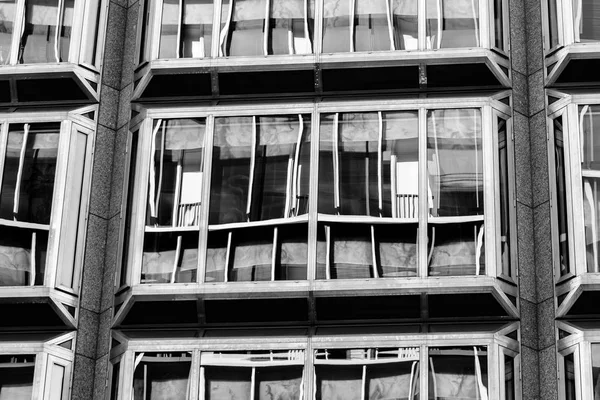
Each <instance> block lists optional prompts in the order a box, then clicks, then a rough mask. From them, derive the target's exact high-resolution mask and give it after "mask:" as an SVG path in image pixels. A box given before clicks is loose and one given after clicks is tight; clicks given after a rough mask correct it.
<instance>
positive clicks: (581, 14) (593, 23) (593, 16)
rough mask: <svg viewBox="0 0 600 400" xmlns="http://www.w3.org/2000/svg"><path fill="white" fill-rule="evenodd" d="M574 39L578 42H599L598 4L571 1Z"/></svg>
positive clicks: (580, 0)
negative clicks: (577, 39)
mask: <svg viewBox="0 0 600 400" xmlns="http://www.w3.org/2000/svg"><path fill="white" fill-rule="evenodd" d="M573 18H574V20H575V21H574V24H573V25H574V28H575V37H576V38H577V36H579V39H580V40H579V41H580V42H593V41H598V40H600V4H598V3H597V2H594V1H593V0H573Z"/></svg>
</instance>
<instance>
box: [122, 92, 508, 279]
mask: <svg viewBox="0 0 600 400" xmlns="http://www.w3.org/2000/svg"><path fill="white" fill-rule="evenodd" d="M506 96H507V94H501V95H499V96H495V97H494V98H461V99H460V101H459V102H460V106H461V107H460V108H461V109H462V108H479V109H481V110H482V114H481V117H482V130H483V132H482V143H483V154H482V156H483V168H484V210H485V214H484V215H483V216H482V218H481V219H482V220H483V221H484V224H485V225H484V226H485V238H486V240H485V245H486V249H485V257H486V259H485V261H486V263H485V264H486V272H485V275H486V276H491V277H500V278H502V279H503V280H506V281H508V282H510V283H512V284H515V283H516V262H515V260H516V248H515V247H516V246H515V245H514V243H515V238H516V222H515V215H516V210H515V207H516V204H515V197H514V196H515V194H514V176H513V175H514V161H513V149H514V144H513V134H512V119H511V117H510V109H509V107H508V106H507V105H506V104H504V103H502V102H500V101H498V100H496V99H497V98H503V97H506ZM456 108H457V100H456V99H421V100H416V101H385V102H384V101H377V102H367V103H365V102H361V103H358V102H334V103H322V104H314V105H313V104H287V105H281V104H278V105H276V106H275V105H274V106H272V107H271V106H268V105H266V106H263V107H260V108H256V107H250V106H247V107H236V108H232V107H226V106H215V107H186V108H179V109H173V108H148V109H145V110H144V111H143V115H141V116H140V117H139V119H138V121H139V124H138V122H136V124H135V126H133V127H132V128H131V129H130V131H137V132H139V136H138V149H137V153H136V157H137V159H136V171H135V172H134V176H135V177H136V178H135V179H136V181H137V182H139V183H136V184H135V185H134V192H133V193H129V194H128V195H129V196H133V203H132V204H133V210H132V214H131V218H132V222H131V234H130V236H129V237H128V238H125V240H128V247H129V250H130V252H129V254H127V255H125V257H123V259H124V260H126V261H125V263H126V264H125V265H126V267H127V268H125V269H122V270H123V271H127V272H126V274H127V277H126V279H125V280H126V283H125V286H127V285H129V286H131V285H134V286H135V285H140V276H141V258H142V251H143V241H144V235H143V232H144V231H145V218H146V205H147V197H146V196H147V193H148V178H147V177H148V169H149V165H150V158H151V157H152V155H151V154H150V153H151V152H150V146H151V143H150V140H151V133H152V129H153V124H154V122H153V121H155V120H158V119H177V118H206V124H205V126H206V133H205V144H204V146H205V147H204V156H203V157H204V161H203V162H204V166H203V175H204V177H206V178H205V179H203V182H202V185H203V195H202V196H203V197H202V203H203V204H206V205H207V206H206V207H203V208H202V210H201V213H202V216H201V218H200V224H199V227H198V228H196V227H194V229H199V252H198V264H199V265H198V268H199V269H198V274H197V276H198V278H197V283H198V284H203V283H204V278H205V273H206V271H205V262H204V260H205V259H206V244H207V233H208V231H209V230H211V229H227V226H226V225H215V226H214V228H210V227H209V228H207V226H208V210H209V207H208V205H209V204H210V190H209V189H210V177H211V166H212V162H211V161H212V160H211V158H212V154H211V153H212V147H213V146H212V139H213V133H212V127H213V125H214V118H216V117H220V116H253V115H298V114H303V115H305V114H310V115H311V119H312V121H311V129H312V132H311V136H310V137H311V162H310V164H311V165H310V169H311V181H310V193H317V191H318V173H317V169H318V158H319V157H318V153H319V137H318V131H319V129H318V127H319V124H320V121H319V119H320V115H321V113H336V112H340V113H341V112H373V111H402V110H412V111H415V110H419V113H420V114H419V115H420V116H419V118H420V122H419V124H420V132H422V133H421V134H420V139H419V140H420V141H421V143H420V149H421V150H420V152H421V154H419V159H420V160H421V161H420V163H421V166H420V177H419V179H420V180H421V182H426V180H427V174H426V170H425V169H424V163H425V161H424V160H426V152H427V145H426V143H427V142H426V140H427V137H426V135H425V134H424V133H425V129H426V126H427V125H426V110H428V109H456ZM265 109H269V110H273V111H272V112H264V110H265ZM497 118H502V119H504V120H506V124H507V135H506V140H507V153H508V160H507V161H508V171H507V173H508V176H509V185H508V186H509V194H508V195H509V196H508V198H509V204H508V208H509V213H510V215H509V221H510V227H509V229H510V235H511V245H512V246H511V255H510V259H511V276H510V277H509V276H507V275H506V274H504V273H503V271H502V265H501V251H500V246H501V243H500V235H499V229H500V200H499V196H498V195H496V194H497V193H498V192H499V179H497V177H498V163H499V161H498V143H497V137H496V134H495V133H493V132H492V129H494V128H495V127H496V124H495V121H497ZM130 142H131V139H130V141H129V143H130ZM126 175H127V176H129V174H127V172H126ZM419 187H420V189H419V190H421V191H424V190H426V184H420V186H419ZM420 194H421V196H420V201H421V202H422V204H421V206H420V207H419V209H420V210H422V211H421V212H422V213H423V214H424V215H422V216H420V217H421V218H420V219H414V221H413V220H403V219H400V218H396V219H394V218H384V219H382V218H377V217H352V216H335V215H325V214H317V196H315V195H311V196H309V213H308V215H307V216H299V217H294V218H302V221H304V219H305V218H307V221H308V230H309V233H308V239H307V240H308V246H309V248H308V276H307V277H308V280H313V279H314V277H315V276H316V275H315V274H316V267H315V262H316V258H315V257H316V234H317V232H316V229H317V222H318V221H319V220H321V221H330V222H332V221H334V222H343V221H346V222H356V220H357V219H358V220H360V222H364V223H370V224H378V223H396V224H402V223H406V222H408V223H412V224H414V223H417V224H419V228H420V229H419V232H420V237H419V240H420V241H421V243H427V240H426V238H427V237H426V235H427V215H426V213H427V209H428V205H427V194H426V193H420ZM294 218H290V219H278V220H268V221H256V222H249V223H236V224H229V225H230V226H229V228H232V227H234V228H235V227H236V226H238V225H239V226H255V225H258V226H277V225H281V224H285V223H289V222H294V221H292V220H293V219H294ZM442 218H446V217H442ZM449 218H450V219H455V218H458V219H460V218H461V217H449ZM207 229H208V230H207ZM122 231H123V228H122ZM419 251H420V253H419V254H418V256H419V257H420V263H419V264H418V265H419V266H420V267H419V272H418V276H419V277H421V278H427V277H428V272H427V249H426V247H424V246H421V247H420V250H419ZM421 266H423V267H421ZM462 278H465V279H469V278H470V276H463V277H462ZM400 279H401V278H400ZM278 282H280V283H281V282H283V281H278ZM192 284H193V283H192ZM186 285H188V286H189V285H190V283H187V284H186ZM116 286H117V290H121V289H122V288H123V287H122V286H121V285H120V283H119V280H117V281H116Z"/></svg>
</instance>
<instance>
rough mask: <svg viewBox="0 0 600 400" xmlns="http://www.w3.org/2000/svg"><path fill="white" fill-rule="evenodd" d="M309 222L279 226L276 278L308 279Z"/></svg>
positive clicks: (290, 279) (289, 279)
mask: <svg viewBox="0 0 600 400" xmlns="http://www.w3.org/2000/svg"><path fill="white" fill-rule="evenodd" d="M307 235H308V224H294V225H287V226H281V227H278V228H277V250H276V251H277V253H276V255H275V260H276V265H275V279H276V280H288V281H295V280H306V279H307V275H306V274H307V264H308V238H307Z"/></svg>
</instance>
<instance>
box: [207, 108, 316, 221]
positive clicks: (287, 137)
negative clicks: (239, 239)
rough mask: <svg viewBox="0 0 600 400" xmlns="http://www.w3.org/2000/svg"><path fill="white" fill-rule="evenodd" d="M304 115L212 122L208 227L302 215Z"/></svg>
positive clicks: (306, 133) (307, 121)
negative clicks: (213, 131) (213, 123)
mask: <svg viewBox="0 0 600 400" xmlns="http://www.w3.org/2000/svg"><path fill="white" fill-rule="evenodd" d="M309 135H310V116H309V115H286V116H273V117H270V116H260V117H223V118H216V119H215V138H214V148H213V161H212V162H213V166H212V181H211V202H210V217H209V223H210V224H224V223H231V222H251V221H264V220H269V219H274V218H290V217H295V216H298V215H301V214H306V213H307V212H308V187H309V176H310V168H309V166H310V163H309V161H310V160H309V157H310V156H309V155H310V146H309V145H308V141H309V140H310V139H309Z"/></svg>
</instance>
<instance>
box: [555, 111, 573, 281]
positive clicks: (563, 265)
mask: <svg viewBox="0 0 600 400" xmlns="http://www.w3.org/2000/svg"><path fill="white" fill-rule="evenodd" d="M553 126H554V162H555V169H556V202H557V206H558V207H557V211H558V243H559V255H560V259H559V272H560V276H564V275H566V274H568V273H569V270H570V266H569V240H568V239H569V238H568V224H567V191H566V190H567V189H566V183H565V149H564V142H563V128H562V117H557V118H556V119H555V120H554V122H553Z"/></svg>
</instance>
